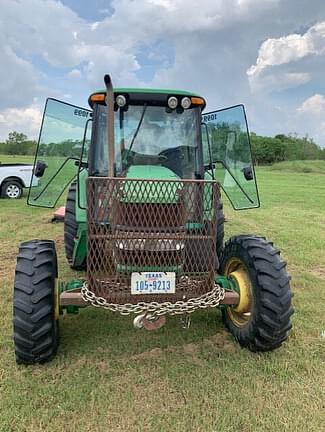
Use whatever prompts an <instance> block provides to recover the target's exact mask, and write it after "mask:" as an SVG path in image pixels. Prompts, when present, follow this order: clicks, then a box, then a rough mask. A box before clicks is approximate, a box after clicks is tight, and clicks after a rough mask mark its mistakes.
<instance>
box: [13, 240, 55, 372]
mask: <svg viewBox="0 0 325 432" xmlns="http://www.w3.org/2000/svg"><path fill="white" fill-rule="evenodd" d="M56 278H57V258H56V252H55V245H54V242H53V241H52V240H31V241H27V242H24V243H22V244H21V246H20V248H19V253H18V256H17V265H16V275H15V285H14V306H13V327H14V344H15V352H16V362H17V363H19V364H33V363H44V362H47V361H49V360H51V359H53V358H54V356H55V354H56V352H57V348H58V343H59V293H58V290H57V284H56Z"/></svg>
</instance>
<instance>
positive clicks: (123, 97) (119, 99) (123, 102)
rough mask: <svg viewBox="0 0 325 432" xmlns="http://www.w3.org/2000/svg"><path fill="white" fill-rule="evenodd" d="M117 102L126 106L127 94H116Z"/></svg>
mask: <svg viewBox="0 0 325 432" xmlns="http://www.w3.org/2000/svg"><path fill="white" fill-rule="evenodd" d="M116 104H117V105H118V106H119V107H124V105H125V104H126V99H125V96H123V95H118V96H116Z"/></svg>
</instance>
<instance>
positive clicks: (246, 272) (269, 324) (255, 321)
mask: <svg viewBox="0 0 325 432" xmlns="http://www.w3.org/2000/svg"><path fill="white" fill-rule="evenodd" d="M220 270H221V274H223V275H225V276H227V277H231V278H232V279H235V281H236V282H237V285H238V288H239V293H240V303H239V305H237V306H235V307H231V306H228V307H227V308H226V309H224V310H223V320H224V323H225V325H226V327H227V328H228V330H229V331H230V332H231V333H232V334H233V336H234V337H235V338H236V339H237V341H238V342H239V343H240V345H242V346H244V347H247V348H249V349H250V350H251V351H254V352H255V351H271V350H273V349H275V348H278V347H279V346H281V345H282V343H283V342H284V341H285V340H286V339H287V338H288V333H289V330H290V329H291V327H292V325H291V322H290V317H291V315H292V314H293V308H292V305H291V298H292V292H291V290H290V285H289V281H290V277H289V276H288V273H287V271H286V263H285V261H283V260H282V259H281V258H280V252H279V251H278V250H276V249H274V248H273V243H271V242H269V241H267V240H266V239H265V238H264V237H258V236H250V235H240V236H234V237H231V238H230V239H229V240H228V241H227V242H226V244H225V248H224V251H223V254H222V257H221V263H220Z"/></svg>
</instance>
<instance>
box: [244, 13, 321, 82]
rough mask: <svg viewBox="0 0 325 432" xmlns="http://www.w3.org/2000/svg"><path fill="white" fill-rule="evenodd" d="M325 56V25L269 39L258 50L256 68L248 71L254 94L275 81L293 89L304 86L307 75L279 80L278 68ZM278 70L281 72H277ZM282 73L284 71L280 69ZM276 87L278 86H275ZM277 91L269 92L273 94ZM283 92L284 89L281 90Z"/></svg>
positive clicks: (283, 77)
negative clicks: (302, 32)
mask: <svg viewBox="0 0 325 432" xmlns="http://www.w3.org/2000/svg"><path fill="white" fill-rule="evenodd" d="M324 54H325V21H323V22H320V23H318V24H316V25H314V26H312V27H310V28H309V29H308V30H307V31H306V32H305V33H304V34H302V35H300V34H289V35H287V36H282V37H280V38H270V39H267V40H266V41H264V42H263V43H262V45H261V47H260V48H259V51H258V57H257V60H256V64H254V65H251V66H250V67H249V68H248V69H247V72H246V73H247V76H248V79H249V82H250V85H251V88H252V89H253V90H259V89H263V90H264V89H265V88H267V87H268V81H270V79H271V80H272V78H273V79H274V78H276V76H277V77H278V78H277V79H276V81H277V80H279V83H280V87H281V81H282V84H283V82H287V83H288V88H290V87H292V86H293V85H296V86H298V85H301V84H305V83H306V82H307V81H308V79H307V74H306V73H298V72H294V73H290V74H288V73H286V72H284V74H283V76H282V77H281V76H280V77H279V75H280V74H279V72H277V67H278V66H281V65H286V64H289V63H293V62H297V61H298V60H301V59H303V58H305V57H306V56H311V55H314V56H320V55H324ZM278 69H279V68H278ZM280 71H281V68H280ZM275 84H276V83H275ZM274 88H276V86H275V87H273V86H272V87H271V88H269V90H273V89H274ZM281 88H283V87H281Z"/></svg>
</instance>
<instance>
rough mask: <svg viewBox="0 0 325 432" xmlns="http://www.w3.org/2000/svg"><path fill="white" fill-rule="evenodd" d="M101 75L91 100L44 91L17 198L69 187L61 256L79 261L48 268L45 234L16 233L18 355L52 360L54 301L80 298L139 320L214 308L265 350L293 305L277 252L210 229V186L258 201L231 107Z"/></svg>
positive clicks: (216, 208) (142, 323) (285, 327)
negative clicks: (72, 275)
mask: <svg viewBox="0 0 325 432" xmlns="http://www.w3.org/2000/svg"><path fill="white" fill-rule="evenodd" d="M104 81H105V88H104V90H99V91H96V92H94V93H92V94H91V95H90V97H89V101H88V102H89V106H90V109H85V108H81V107H77V106H74V105H70V104H67V103H65V102H62V101H59V100H55V99H51V98H50V99H47V101H46V106H45V111H44V116H43V121H42V127H41V131H40V137H39V142H38V147H37V153H36V156H35V162H34V171H33V178H32V184H37V186H34V187H31V188H30V190H29V196H28V204H29V205H32V206H37V207H48V208H52V207H54V206H55V205H56V203H57V201H58V199H59V198H60V196H61V195H62V193H63V192H64V190H65V189H66V188H67V187H69V190H68V194H67V200H66V210H65V222H64V245H65V254H66V258H67V261H68V263H69V264H70V266H71V267H72V268H73V269H75V270H82V271H83V272H82V273H80V275H81V276H80V278H79V279H74V280H69V281H63V280H60V279H59V278H58V266H57V254H56V248H55V244H54V241H52V240H48V239H46V240H38V239H37V240H30V241H26V242H24V243H22V244H21V246H20V248H19V253H18V256H17V267H16V276H15V285H14V308H13V325H14V343H15V352H16V360H17V362H18V363H25V364H32V363H42V362H46V361H48V360H51V359H52V358H53V357H54V356H55V354H56V352H57V348H58V343H59V339H58V335H59V318H60V316H61V315H62V313H63V312H64V311H65V312H68V313H69V312H71V313H75V312H77V311H78V310H79V309H80V308H84V307H86V306H89V305H90V306H91V305H92V306H96V307H101V308H105V309H107V310H110V311H114V312H119V313H121V314H123V315H129V314H133V316H134V325H135V327H137V328H145V329H148V330H152V329H157V328H160V327H161V326H162V325H164V323H165V321H166V316H168V315H182V316H183V317H185V318H186V317H188V316H189V315H190V314H191V313H192V312H194V311H196V310H198V309H207V308H214V309H215V308H220V309H221V310H222V316H223V320H224V323H225V325H226V327H227V328H228V330H229V331H230V332H231V333H232V335H233V336H234V337H235V339H236V340H237V341H238V342H239V344H240V345H242V346H243V347H247V348H248V349H250V350H251V351H269V350H273V349H275V348H278V347H279V346H280V345H281V344H282V343H283V342H284V341H285V340H286V339H287V337H288V332H289V330H290V328H291V323H290V317H291V315H292V313H293V309H292V306H291V297H292V294H291V291H290V286H289V276H288V274H287V272H286V264H285V262H284V261H283V260H282V259H281V258H280V253H279V251H278V250H277V249H274V247H273V244H272V242H270V241H268V240H266V238H265V237H261V236H258V235H248V234H243V235H237V236H233V237H231V238H230V239H229V240H227V241H226V243H225V244H224V240H223V237H224V215H223V205H222V202H221V191H223V193H224V195H225V196H226V197H227V198H228V199H229V201H230V202H231V204H232V206H233V208H234V209H235V210H243V209H251V208H256V207H259V197H258V191H257V186H256V178H255V172H254V166H253V163H252V155H251V147H250V141H249V133H248V128H247V121H246V116H245V111H244V107H243V105H236V106H232V107H230V108H226V109H220V110H217V111H213V112H208V113H205V112H204V109H205V105H206V101H205V99H204V98H203V97H202V96H200V95H198V94H195V93H192V92H187V91H180V90H160V89H155V90H153V89H134V88H115V89H113V86H112V82H111V78H110V77H109V75H106V76H105V79H104ZM35 177H36V178H37V180H38V181H34V178H35ZM84 270H85V271H86V273H85V272H84Z"/></svg>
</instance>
